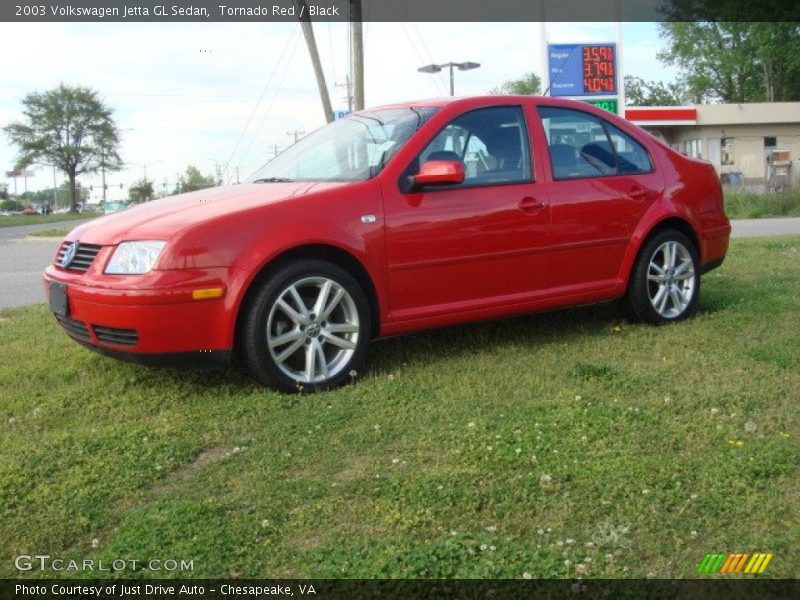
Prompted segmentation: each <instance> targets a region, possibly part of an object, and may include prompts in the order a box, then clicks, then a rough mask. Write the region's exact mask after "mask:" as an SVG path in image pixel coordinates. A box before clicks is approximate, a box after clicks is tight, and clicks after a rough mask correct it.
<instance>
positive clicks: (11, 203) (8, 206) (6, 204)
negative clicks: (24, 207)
mask: <svg viewBox="0 0 800 600" xmlns="http://www.w3.org/2000/svg"><path fill="white" fill-rule="evenodd" d="M18 207H19V204H17V201H16V200H11V199H10V198H5V199H3V200H0V210H4V211H9V212H11V211H14V210H17V208H18Z"/></svg>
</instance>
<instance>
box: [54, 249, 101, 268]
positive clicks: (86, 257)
mask: <svg viewBox="0 0 800 600" xmlns="http://www.w3.org/2000/svg"><path fill="white" fill-rule="evenodd" d="M71 243H72V242H64V243H62V244H61V247H60V248H59V249H58V253H57V254H56V262H55V264H56V266H57V267H61V258H62V257H63V256H64V252H66V251H67V246H69V245H70V244H71ZM101 247H102V246H98V245H97V244H80V243H79V244H78V250H77V252H76V253H75V258H73V259H72V262H71V263H70V264H69V266H68V267H67V270H68V271H78V272H79V273H85V272H86V270H87V269H88V268H89V267H90V266H91V264H92V262H93V261H94V259H95V257H96V256H97V253H98V252H100V248H101ZM62 268H63V267H62Z"/></svg>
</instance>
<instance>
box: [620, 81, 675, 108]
mask: <svg viewBox="0 0 800 600" xmlns="http://www.w3.org/2000/svg"><path fill="white" fill-rule="evenodd" d="M686 98H687V94H686V90H685V89H684V87H683V86H682V85H681V84H680V83H663V82H661V81H645V80H644V79H642V78H641V77H634V76H633V75H626V76H625V104H627V105H630V106H681V105H682V104H683V103H684V102H685V101H686Z"/></svg>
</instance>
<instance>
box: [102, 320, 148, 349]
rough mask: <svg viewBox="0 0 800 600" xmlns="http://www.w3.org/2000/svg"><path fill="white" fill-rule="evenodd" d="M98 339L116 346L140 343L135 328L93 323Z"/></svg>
mask: <svg viewBox="0 0 800 600" xmlns="http://www.w3.org/2000/svg"><path fill="white" fill-rule="evenodd" d="M92 329H94V334H95V335H96V336H97V339H98V340H100V341H101V342H105V343H106V344H114V345H115V346H135V345H136V344H138V343H139V334H138V333H137V332H136V330H135V329H117V328H116V327H106V326H104V325H92Z"/></svg>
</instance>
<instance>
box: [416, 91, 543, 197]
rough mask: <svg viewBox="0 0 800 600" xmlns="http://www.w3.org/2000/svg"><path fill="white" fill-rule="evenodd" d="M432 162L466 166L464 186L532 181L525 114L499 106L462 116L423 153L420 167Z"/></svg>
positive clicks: (517, 108) (514, 108)
mask: <svg viewBox="0 0 800 600" xmlns="http://www.w3.org/2000/svg"><path fill="white" fill-rule="evenodd" d="M429 160H457V161H461V162H463V163H464V171H465V173H466V176H465V179H464V184H465V185H481V184H494V183H511V182H516V181H529V180H530V178H531V161H530V151H529V148H528V132H527V129H526V127H525V119H524V118H523V115H522V110H521V109H520V108H519V107H516V106H497V107H491V108H483V109H480V110H474V111H471V112H468V113H465V114H463V115H461V116H460V117H458V118H456V119H454V120H453V121H452V122H451V123H450V124H449V125H447V126H446V127H445V128H444V129H443V130H442V131H441V132H439V134H438V135H437V136H436V137H435V138H433V140H432V141H431V143H430V144H428V146H427V147H426V148H425V150H423V151H422V154H420V156H419V162H420V164H422V163H424V162H426V161H429Z"/></svg>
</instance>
